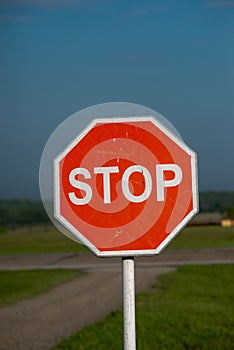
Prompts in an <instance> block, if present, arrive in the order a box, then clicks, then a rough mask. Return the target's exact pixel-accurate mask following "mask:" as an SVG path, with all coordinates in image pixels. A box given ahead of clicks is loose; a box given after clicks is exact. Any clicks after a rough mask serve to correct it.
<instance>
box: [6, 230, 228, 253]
mask: <svg viewBox="0 0 234 350" xmlns="http://www.w3.org/2000/svg"><path fill="white" fill-rule="evenodd" d="M213 247H234V227H230V228H229V227H228V228H223V227H219V226H205V227H187V228H185V229H184V230H183V231H182V232H181V233H180V234H179V235H178V236H177V237H176V238H175V239H174V240H173V242H172V243H171V244H170V245H169V246H168V249H172V248H173V249H182V248H213ZM84 251H87V249H86V248H85V247H84V246H83V245H81V244H77V243H75V242H73V241H72V240H70V239H68V238H67V237H65V236H64V235H63V234H62V233H60V232H59V231H58V230H57V229H55V228H53V227H51V228H49V229H48V230H42V229H38V230H32V231H26V230H24V231H20V232H8V233H4V234H1V235H0V254H38V253H69V252H84Z"/></svg>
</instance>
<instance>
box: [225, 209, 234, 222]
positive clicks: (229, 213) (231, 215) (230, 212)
mask: <svg viewBox="0 0 234 350" xmlns="http://www.w3.org/2000/svg"><path fill="white" fill-rule="evenodd" d="M226 216H227V218H228V219H231V220H234V206H231V207H229V208H227V210H226Z"/></svg>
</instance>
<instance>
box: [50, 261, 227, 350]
mask: <svg viewBox="0 0 234 350" xmlns="http://www.w3.org/2000/svg"><path fill="white" fill-rule="evenodd" d="M233 276H234V265H216V266H215V265H214V266H184V267H180V268H179V269H178V270H177V271H176V272H174V273H170V274H166V275H162V276H161V277H160V278H159V281H158V283H157V285H156V287H155V288H154V289H153V290H152V291H150V292H147V293H142V294H140V295H139V296H138V297H137V303H136V318H137V321H136V323H137V349H138V350H152V349H157V350H168V349H173V350H210V349H215V350H231V349H234V332H233V329H234V278H233ZM122 337H123V335H122V312H121V311H114V312H112V313H111V314H110V316H108V317H107V318H106V319H104V320H103V321H102V322H99V323H97V324H94V325H91V326H87V327H85V328H84V329H83V330H81V331H80V332H78V333H76V334H74V335H73V336H72V337H70V338H68V339H67V340H62V341H61V342H60V343H59V344H58V345H57V347H56V348H55V350H75V349H76V350H92V349H95V350H103V349H108V350H117V349H118V350H119V349H122V348H123V339H122Z"/></svg>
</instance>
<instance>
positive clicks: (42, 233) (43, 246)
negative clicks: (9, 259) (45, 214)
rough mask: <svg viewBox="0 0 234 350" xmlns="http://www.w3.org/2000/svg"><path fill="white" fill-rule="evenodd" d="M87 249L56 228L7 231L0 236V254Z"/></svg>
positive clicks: (68, 251) (62, 251)
mask: <svg viewBox="0 0 234 350" xmlns="http://www.w3.org/2000/svg"><path fill="white" fill-rule="evenodd" d="M84 251H87V249H86V248H85V247H84V246H83V245H82V244H79V243H76V242H74V241H72V240H71V239H69V238H67V237H66V236H65V235H63V234H62V233H61V232H59V231H58V230H57V229H56V228H53V227H50V228H49V229H47V230H45V229H38V230H32V231H27V230H22V231H19V232H17V231H16V232H12V231H11V232H8V233H5V234H4V235H1V236H0V254H5V255H6V254H9V255H10V254H39V253H70V252H84Z"/></svg>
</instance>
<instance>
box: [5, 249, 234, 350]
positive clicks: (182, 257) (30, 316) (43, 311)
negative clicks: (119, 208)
mask: <svg viewBox="0 0 234 350" xmlns="http://www.w3.org/2000/svg"><path fill="white" fill-rule="evenodd" d="M199 262H201V263H230V262H233V263H234V249H232V248H230V249H229V248H227V249H203V250H186V251H182V250H181V251H170V250H168V251H167V252H165V253H164V254H162V255H160V256H159V257H154V258H138V259H136V292H137V293H139V292H141V291H143V290H148V289H150V287H151V286H152V285H153V284H154V283H155V281H156V278H157V276H158V275H159V274H162V273H166V272H170V271H173V270H174V269H175V268H176V266H178V265H181V264H185V263H199ZM35 267H37V268H59V267H63V268H81V269H82V268H83V269H85V270H88V271H89V273H88V274H87V275H85V276H83V277H81V278H79V279H77V280H74V281H72V282H69V283H65V284H63V285H60V286H58V287H56V288H55V289H53V290H52V291H51V292H49V293H46V294H43V295H39V296H37V297H35V298H32V299H28V300H24V301H21V302H19V303H17V304H15V305H11V306H7V307H3V308H0V350H29V349H32V350H48V349H50V348H51V347H53V346H55V345H56V344H57V342H58V340H59V339H61V338H66V337H68V336H69V335H71V334H72V333H73V332H75V331H77V330H79V329H81V328H83V327H84V326H85V325H87V324H90V323H94V322H96V321H98V320H100V319H102V318H103V317H105V316H106V315H108V314H109V313H110V312H111V310H113V309H115V308H117V307H121V303H122V285H121V259H98V258H96V257H94V256H93V255H92V254H89V253H87V254H86V253H85V254H80V255H79V254H53V255H35V256H26V255H25V256H18V257H17V256H12V257H7V256H6V257H3V256H1V257H0V269H17V268H28V269H30V268H35Z"/></svg>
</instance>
